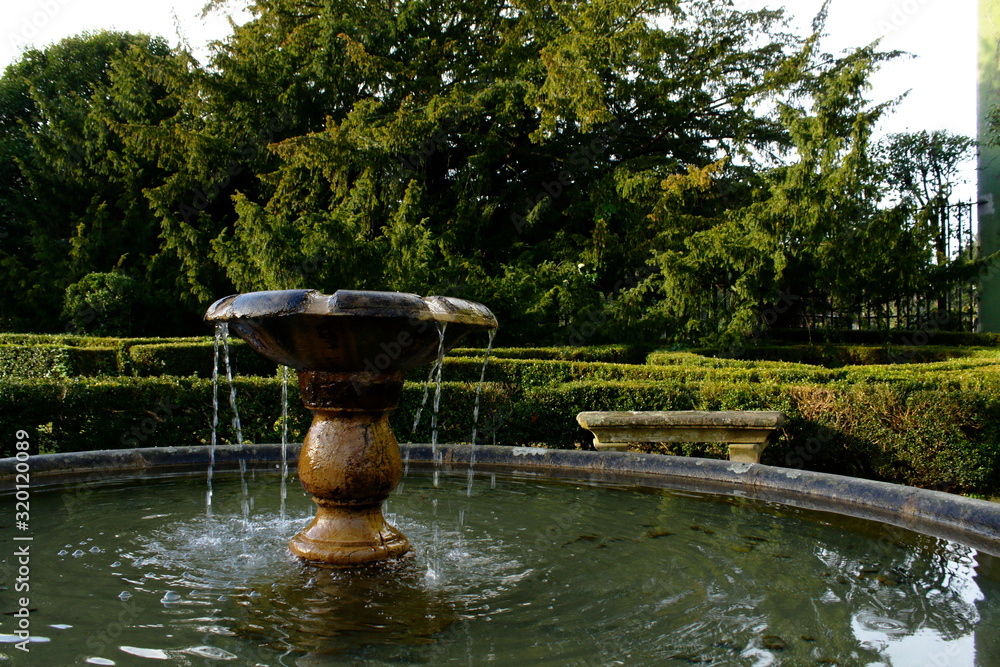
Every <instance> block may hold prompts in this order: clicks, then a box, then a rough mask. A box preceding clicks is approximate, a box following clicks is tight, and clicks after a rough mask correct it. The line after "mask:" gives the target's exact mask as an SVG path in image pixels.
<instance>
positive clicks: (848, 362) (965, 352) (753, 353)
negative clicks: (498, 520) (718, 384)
mask: <svg viewBox="0 0 1000 667" xmlns="http://www.w3.org/2000/svg"><path fill="white" fill-rule="evenodd" d="M687 352H688V353H689V354H692V355H694V356H702V357H719V358H723V359H738V360H751V361H778V362H792V363H799V364H809V365H813V366H825V367H827V368H839V367H841V366H867V365H875V364H908V363H930V362H939V361H946V360H949V359H960V358H965V357H969V356H970V355H984V354H987V355H990V354H996V351H995V350H993V349H990V348H984V347H975V348H966V347H944V346H932V347H930V346H902V345H889V346H879V345H780V346H778V345H761V346H755V347H748V348H746V349H744V350H740V351H739V353H727V352H725V351H719V350H713V349H707V348H706V349H691V350H688V351H687ZM668 354H669V353H668ZM668 354H664V353H653V354H651V355H650V356H649V357H648V358H647V361H648V363H654V364H655V363H660V364H662V363H670V362H669V356H668Z"/></svg>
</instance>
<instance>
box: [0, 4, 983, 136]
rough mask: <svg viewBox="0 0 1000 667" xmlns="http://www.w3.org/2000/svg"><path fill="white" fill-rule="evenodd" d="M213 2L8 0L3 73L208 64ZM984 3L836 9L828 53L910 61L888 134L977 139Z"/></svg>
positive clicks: (215, 23) (897, 72) (889, 80)
mask: <svg viewBox="0 0 1000 667" xmlns="http://www.w3.org/2000/svg"><path fill="white" fill-rule="evenodd" d="M734 1H735V3H736V5H737V6H738V7H740V8H746V9H756V8H760V7H762V6H768V7H782V6H783V7H785V9H786V10H787V11H788V12H789V13H790V14H791V15H792V16H793V17H794V18H795V21H796V23H795V25H797V26H799V27H802V28H803V29H805V28H807V27H808V25H809V23H810V21H811V20H812V18H813V16H814V15H815V13H816V12H817V11H818V9H819V8H820V6H821V5H822V0H734ZM205 2H206V0H158V1H154V2H143V1H142V0H27V1H21V2H13V1H11V0H7V2H5V3H4V6H3V7H2V8H0V17H2V21H0V68H5V67H6V66H7V65H8V64H10V63H11V62H14V61H15V60H16V59H17V57H18V54H19V53H21V51H22V50H23V49H24V48H25V47H26V46H32V45H33V46H45V45H47V44H50V43H52V42H55V41H58V40H60V39H62V38H63V37H67V36H70V35H74V34H78V33H80V32H83V31H86V30H99V29H102V28H104V29H117V30H122V31H130V32H146V33H151V34H159V35H162V36H164V37H166V38H167V39H168V40H169V41H170V42H171V43H172V44H177V43H180V42H181V40H182V39H183V40H185V41H186V42H187V44H188V45H189V46H190V47H191V48H193V49H194V52H195V54H196V55H198V56H199V57H200V58H201V59H202V60H204V58H205V56H206V55H207V53H208V51H207V49H206V48H205V45H206V44H207V42H208V41H209V40H211V39H219V38H222V37H224V36H225V35H226V34H227V33H228V31H229V23H228V19H227V17H226V15H225V14H226V11H228V13H230V14H231V15H232V16H233V17H234V18H235V19H236V20H241V19H240V17H241V16H242V17H246V14H245V12H241V11H240V7H242V6H243V4H244V3H243V2H241V0H229V2H230V4H229V5H228V9H227V10H225V11H223V12H222V13H214V14H211V15H210V16H209V17H208V18H205V19H203V18H201V10H202V7H203V5H204V4H205ZM976 20H977V0H833V2H832V5H831V8H830V14H829V17H828V21H827V32H828V36H827V37H826V39H825V41H824V43H823V46H824V48H825V49H826V50H828V51H831V52H833V53H837V52H840V51H841V50H843V49H847V48H850V47H852V46H860V45H863V44H868V43H870V42H872V41H874V40H876V39H881V40H882V42H881V46H882V47H883V48H884V49H886V50H900V51H905V52H908V53H911V54H913V55H912V57H907V58H902V59H899V60H898V61H896V62H894V63H891V64H888V65H886V66H885V67H884V69H883V70H882V71H881V72H879V73H878V74H877V75H876V78H875V79H874V87H873V89H872V91H871V97H872V99H873V100H875V101H884V100H889V99H893V98H895V97H897V96H899V95H902V94H904V93H906V94H907V96H906V97H905V99H904V100H903V101H902V102H901V103H900V104H899V106H898V107H897V109H896V112H895V113H894V114H893V115H892V116H891V117H890V118H889V119H888V120H887V121H886V122H885V123H884V124H883V127H882V128H881V129H882V131H884V132H902V131H917V130H948V131H950V132H954V133H957V134H965V135H969V136H974V135H975V132H976V109H975V105H976V67H977V66H976V58H977V49H976V44H977V31H976Z"/></svg>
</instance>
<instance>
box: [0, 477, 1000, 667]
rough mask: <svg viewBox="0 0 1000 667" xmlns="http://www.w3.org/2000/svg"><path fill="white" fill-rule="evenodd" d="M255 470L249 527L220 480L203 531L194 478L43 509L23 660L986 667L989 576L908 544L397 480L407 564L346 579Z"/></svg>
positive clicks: (524, 487) (91, 491)
mask: <svg viewBox="0 0 1000 667" xmlns="http://www.w3.org/2000/svg"><path fill="white" fill-rule="evenodd" d="M247 474H248V478H247V481H246V484H247V486H248V488H249V493H250V496H251V499H252V501H253V502H252V510H250V511H249V513H247V509H246V508H247V504H245V503H244V502H243V501H242V491H241V487H240V480H239V477H238V476H237V477H235V478H232V477H226V476H221V477H222V479H216V482H215V493H214V498H213V508H212V516H210V517H209V516H206V515H205V508H204V504H203V502H201V497H202V496H201V494H202V493H203V489H202V486H203V483H204V480H203V479H201V477H199V478H197V479H187V478H170V479H164V480H159V481H156V482H132V483H131V484H129V485H117V486H112V485H108V486H101V487H86V488H84V487H80V488H77V489H69V490H67V491H65V492H61V493H45V494H43V493H42V492H40V491H38V492H36V494H35V495H34V497H33V498H32V501H33V502H32V504H33V507H32V509H33V510H34V511H35V512H36V513H37V514H36V516H40V517H41V516H44V517H46V518H47V519H46V520H47V526H46V531H45V534H44V535H36V536H35V542H34V543H33V560H32V563H33V568H34V569H33V571H32V589H31V594H32V607H33V608H34V611H33V612H32V630H33V633H34V634H35V635H36V639H38V640H40V641H39V642H38V643H35V644H32V652H31V661H30V662H29V663H25V664H52V665H59V664H84V663H89V664H119V665H124V664H129V665H131V664H147V663H150V664H155V663H154V662H152V661H160V664H162V661H164V660H166V661H169V662H170V663H171V664H192V665H193V664H208V663H209V662H215V661H222V662H226V661H231V662H234V663H236V664H248V665H254V664H260V665H321V664H331V663H345V664H346V663H357V662H361V663H365V664H401V663H406V664H440V663H445V662H461V663H470V664H479V663H481V662H490V661H494V662H497V663H499V664H533V665H534V664H552V665H557V664H559V665H561V664H595V665H608V664H664V665H688V664H716V665H782V664H785V665H813V664H840V665H924V664H927V665H970V666H971V665H984V666H987V665H997V664H1000V651H998V647H997V646H996V643H997V639H996V637H997V636H998V635H1000V632H998V630H1000V613H998V612H1000V586H998V570H1000V568H998V567H997V563H996V560H995V559H992V558H989V557H987V556H983V555H980V554H977V553H976V552H975V551H973V550H971V549H969V548H967V547H964V546H962V545H958V544H955V543H951V542H947V541H943V540H939V539H937V538H932V537H927V536H923V535H917V534H913V533H910V532H909V531H906V530H902V529H898V528H894V527H890V526H885V525H882V524H874V523H867V522H861V521H857V520H853V519H847V518H843V517H838V516H835V515H826V514H818V513H811V512H807V511H804V510H796V509H792V508H787V507H783V506H779V505H773V504H766V503H760V502H752V501H747V500H743V499H731V498H730V499H724V498H717V497H712V496H703V495H699V494H692V493H681V492H673V491H663V490H651V489H639V488H635V487H623V486H597V485H592V484H589V483H583V482H572V481H549V480H544V479H538V478H534V477H503V476H496V475H494V474H491V473H484V474H483V476H481V477H480V476H477V477H476V478H475V480H474V483H473V484H472V487H471V493H470V487H469V484H468V477H467V474H466V471H464V470H462V471H458V472H456V473H454V474H450V473H445V472H440V473H435V474H434V475H433V476H432V475H430V474H427V475H424V474H417V473H413V472H411V473H410V474H409V476H408V477H407V478H406V479H405V480H404V483H403V485H402V487H403V488H402V489H401V490H400V492H399V493H397V494H395V495H393V497H392V499H391V500H390V502H389V503H388V507H387V512H388V514H389V515H390V521H392V522H394V523H396V524H397V525H398V526H399V527H400V528H401V529H402V530H403V532H404V533H405V534H406V535H407V536H408V537H409V538H410V541H411V543H412V544H413V545H415V553H414V555H413V556H412V557H410V558H406V559H403V560H402V561H400V562H397V563H393V564H390V565H383V566H374V567H370V568H367V569H362V570H351V571H345V570H335V569H327V568H320V567H314V566H309V565H304V564H302V563H300V562H298V561H297V560H296V559H295V558H293V557H292V556H291V555H290V554H289V553H288V551H287V549H286V543H287V540H288V539H289V538H290V537H291V536H292V535H293V534H294V533H295V532H297V531H298V530H299V528H301V526H302V525H304V524H305V523H306V522H307V521H308V519H309V517H310V516H311V514H312V503H311V502H310V501H309V500H308V498H307V497H305V495H304V494H302V493H301V492H299V491H297V490H296V491H295V492H292V493H290V494H289V498H288V502H287V508H286V512H285V516H286V517H287V518H285V519H282V518H281V517H282V514H281V507H280V503H281V494H280V477H279V476H278V475H276V474H274V475H272V474H262V473H260V472H257V473H256V474H253V473H252V472H248V473H247ZM217 477H219V476H217ZM296 488H297V487H296ZM11 551H12V550H10V549H8V550H6V552H5V553H4V557H5V558H8V559H9V558H10V556H9V553H10V552H11ZM10 571H11V570H10V561H9V560H8V561H6V562H5V568H4V572H5V577H6V578H7V580H6V581H5V582H4V583H3V585H5V586H7V587H8V588H10V586H11V582H10V578H9V573H10ZM6 598H7V596H5V599H6ZM13 629H14V625H13V623H12V617H11V616H10V615H4V616H0V634H2V635H5V636H6V635H10V634H11V633H12V632H13ZM10 639H11V638H10V637H6V638H4V637H0V641H2V642H4V643H0V660H2V659H3V656H6V657H9V658H12V659H14V660H17V659H19V658H21V655H22V654H20V652H17V651H15V650H13V649H12V645H11V644H10V643H9V640H10ZM44 640H47V641H44Z"/></svg>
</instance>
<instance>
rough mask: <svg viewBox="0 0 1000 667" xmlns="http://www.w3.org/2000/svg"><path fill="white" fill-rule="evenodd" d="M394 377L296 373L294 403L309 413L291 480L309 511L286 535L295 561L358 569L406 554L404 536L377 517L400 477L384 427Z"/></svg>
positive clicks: (394, 399) (398, 387)
mask: <svg viewBox="0 0 1000 667" xmlns="http://www.w3.org/2000/svg"><path fill="white" fill-rule="evenodd" d="M397 375H398V377H397ZM397 375H366V374H359V375H353V376H347V375H344V374H336V373H320V372H309V371H299V388H300V392H301V394H302V400H303V402H304V403H305V406H306V407H307V408H308V409H309V410H310V411H311V412H312V413H313V423H312V426H310V427H309V432H308V433H307V434H306V438H305V441H304V442H303V444H302V452H301V454H300V455H299V480H300V481H301V482H302V486H303V487H304V488H305V490H306V491H308V492H309V494H310V495H312V497H313V501H314V502H315V503H316V505H317V509H316V516H315V518H314V519H313V520H312V523H310V524H309V525H308V526H307V527H306V528H305V529H303V530H302V532H300V533H299V534H298V535H296V536H295V537H294V538H292V541H291V543H290V545H289V547H290V548H291V550H292V552H293V553H294V554H295V555H296V556H299V557H301V558H304V559H306V560H311V561H319V562H323V563H329V564H331V565H360V564H363V563H370V562H373V561H379V560H385V559H388V558H397V557H399V556H402V555H403V554H405V553H406V552H407V551H408V550H409V548H410V543H409V541H408V540H407V539H406V537H404V536H403V534H402V533H400V532H399V531H398V530H396V529H395V528H394V527H392V526H390V525H389V524H388V523H387V522H386V520H385V518H384V517H383V516H382V503H383V502H384V501H385V500H386V499H387V498H388V497H389V494H390V493H392V490H393V489H394V488H396V485H397V484H399V480H400V478H401V477H402V475H403V466H402V462H401V461H400V458H399V446H398V445H397V443H396V436H395V435H393V432H392V428H391V427H390V426H389V413H390V412H392V410H394V409H395V408H396V405H397V403H398V402H399V395H400V393H401V392H402V388H403V380H402V374H397Z"/></svg>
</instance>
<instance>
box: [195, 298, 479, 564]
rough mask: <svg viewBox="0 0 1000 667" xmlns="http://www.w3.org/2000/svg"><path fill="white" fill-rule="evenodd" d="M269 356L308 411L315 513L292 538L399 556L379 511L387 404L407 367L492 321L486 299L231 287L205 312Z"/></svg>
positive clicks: (343, 554) (392, 465) (391, 444)
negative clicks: (286, 372)
mask: <svg viewBox="0 0 1000 667" xmlns="http://www.w3.org/2000/svg"><path fill="white" fill-rule="evenodd" d="M205 320H206V321H207V322H212V323H220V322H226V323H228V326H229V331H230V332H232V333H233V334H235V335H237V336H239V337H240V338H242V339H243V340H245V341H246V342H247V343H248V344H249V345H250V346H251V347H253V348H254V349H255V350H256V351H257V352H259V353H260V354H263V355H264V356H265V357H267V358H269V359H271V360H273V361H275V362H277V363H278V364H282V365H285V366H288V367H290V368H293V369H295V370H296V371H297V373H298V378H299V390H300V393H301V396H302V401H303V403H304V404H305V406H306V407H307V408H308V409H309V410H310V411H311V412H312V413H313V422H312V425H311V426H310V427H309V431H308V433H307V434H306V437H305V441H304V443H303V446H302V452H301V454H300V456H299V464H298V472H299V479H300V481H301V482H302V485H303V487H305V489H306V491H308V492H309V494H311V495H312V497H313V500H314V501H315V503H316V505H317V510H316V516H315V518H314V519H313V520H312V522H311V523H310V524H309V525H308V526H307V527H306V528H305V529H304V530H302V531H301V532H300V533H299V534H298V535H296V536H295V537H294V538H292V540H291V543H290V545H289V546H290V548H291V550H292V552H293V553H295V554H296V555H297V556H299V557H301V558H303V559H305V560H308V561H314V562H320V563H326V564H329V565H334V566H349V565H360V564H364V563H372V562H375V561H381V560H386V559H391V558H398V557H399V556H402V555H403V554H405V553H406V552H407V551H409V548H410V545H409V542H408V541H407V539H406V537H405V536H404V535H403V534H402V533H400V532H399V531H398V530H397V529H396V528H394V527H393V526H391V525H389V523H388V522H386V520H385V518H384V517H383V516H382V503H383V502H384V501H385V500H386V498H388V497H389V494H390V493H391V492H392V490H393V489H394V488H396V485H397V484H398V483H399V480H400V478H401V476H402V462H401V460H400V455H399V447H398V445H397V442H396V437H395V435H393V432H392V428H391V427H390V426H389V413H391V412H392V411H393V410H394V409H395V408H396V406H397V405H398V403H399V397H400V394H401V393H402V389H403V376H404V375H405V373H406V372H407V371H410V370H412V369H414V368H417V367H419V366H422V365H424V364H427V363H428V362H430V361H431V360H433V359H434V358H436V356H437V355H438V353H439V351H441V352H443V351H447V350H448V349H450V348H451V347H453V346H454V345H455V344H456V343H457V342H458V341H459V340H460V339H461V338H462V337H463V336H465V335H466V334H467V333H469V332H471V331H475V330H480V329H495V328H496V326H497V321H496V318H495V317H494V316H493V313H491V312H490V310H489V309H488V308H486V307H485V306H483V305H481V304H478V303H474V302H471V301H465V300H462V299H455V298H451V297H441V296H431V297H419V296H417V295H415V294H404V293H399V292H369V291H355V290H338V291H337V292H336V293H334V294H332V295H325V294H321V293H319V292H317V291H316V290H281V291H269V292H251V293H247V294H237V295H233V296H227V297H225V298H223V299H220V300H219V301H217V302H215V303H214V304H212V306H211V307H210V308H209V309H208V312H207V313H206V314H205Z"/></svg>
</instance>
